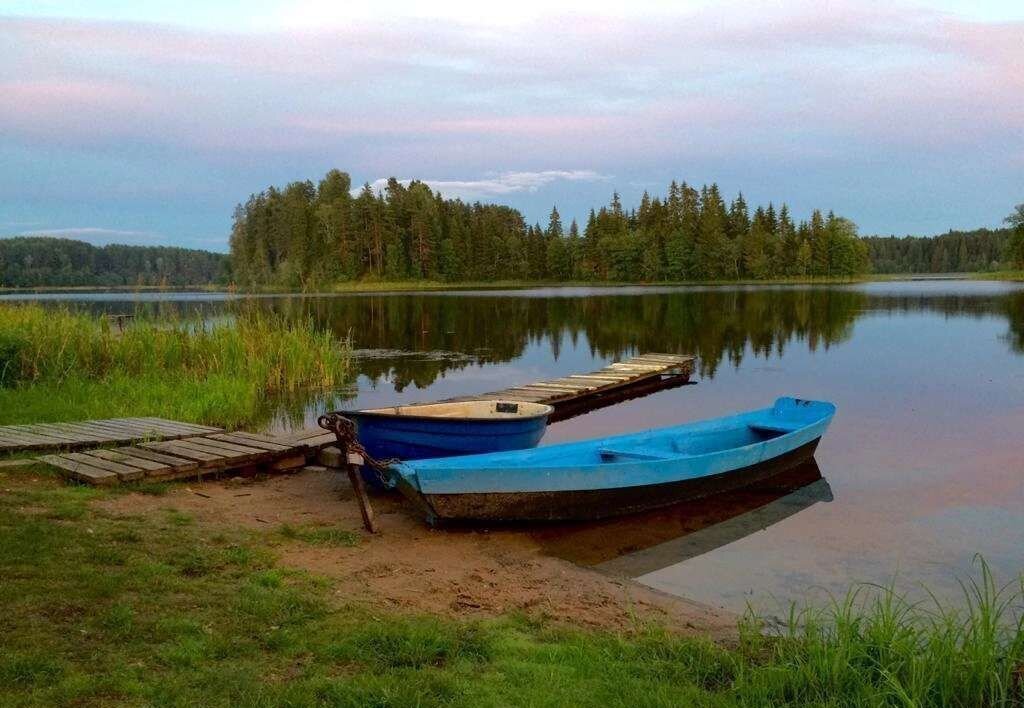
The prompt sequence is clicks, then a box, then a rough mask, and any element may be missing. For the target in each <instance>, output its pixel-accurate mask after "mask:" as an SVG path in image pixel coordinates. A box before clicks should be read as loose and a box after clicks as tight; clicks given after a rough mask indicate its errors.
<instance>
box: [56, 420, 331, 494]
mask: <svg viewBox="0 0 1024 708" xmlns="http://www.w3.org/2000/svg"><path fill="white" fill-rule="evenodd" d="M336 441H337V440H336V438H335V436H334V434H333V433H328V432H326V431H325V430H322V429H320V428H316V429H310V430H302V431H299V432H297V433H293V434H290V435H286V436H280V437H273V436H269V435H257V434H255V433H246V432H241V431H239V432H233V433H222V432H217V431H216V430H215V429H214V432H210V433H207V434H204V435H193V436H190V437H183V438H177V439H174V440H156V441H150V442H140V443H138V444H136V445H134V446H127V447H118V448H114V449H107V448H94V449H89V450H82V451H80V452H61V453H60V454H54V455H45V456H43V457H40V458H39V460H40V461H42V462H46V463H47V464H50V465H53V466H54V467H57V468H58V469H60V470H62V471H63V472H65V473H66V474H67V476H68V477H70V478H72V479H75V480H77V481H80V482H85V483H88V484H117V483H118V482H134V481H138V480H152V481H164V480H172V479H179V478H183V477H202V476H204V475H211V474H218V473H222V472H230V471H231V470H238V469H242V468H253V467H255V468H259V469H265V470H268V471H277V472H281V471H287V470H292V469H299V468H301V467H303V466H304V465H305V464H306V462H307V461H308V460H309V459H312V458H313V457H315V456H316V453H317V452H318V451H319V450H320V448H322V447H325V446H326V445H331V444H333V443H335V442H336Z"/></svg>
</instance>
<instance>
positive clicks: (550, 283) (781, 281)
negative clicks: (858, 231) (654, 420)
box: [0, 274, 901, 294]
mask: <svg viewBox="0 0 1024 708" xmlns="http://www.w3.org/2000/svg"><path fill="white" fill-rule="evenodd" d="M900 277H901V276H899V275H886V274H877V275H865V276H863V277H858V278H827V277H820V278H815V277H791V278H774V279H771V280H673V281H657V282H650V281H610V280H580V281H565V280H490V281H458V282H449V281H443V280H390V281H389V280H350V281H342V282H336V283H316V284H313V285H310V286H308V287H307V288H306V289H305V290H304V291H303V292H307V293H379V292H431V291H440V290H523V289H527V288H584V287H585V288H617V287H626V286H638V287H644V286H653V287H657V286H682V285H712V286H714V285H833V284H844V283H859V282H865V281H870V280H893V279H899V278H900ZM182 290H195V291H204V292H239V293H281V294H286V293H294V292H298V291H297V290H296V288H294V287H287V286H278V285H273V284H267V285H262V286H256V287H247V288H243V287H240V286H217V285H197V286H195V287H189V288H161V287H158V286H139V287H135V286H130V287H129V286H125V287H113V288H95V287H60V288H57V287H55V288H0V293H4V292H10V293H15V292H24V293H31V292H69V293H77V292H97V291H101V292H102V291H124V292H135V291H139V292H155V291H182Z"/></svg>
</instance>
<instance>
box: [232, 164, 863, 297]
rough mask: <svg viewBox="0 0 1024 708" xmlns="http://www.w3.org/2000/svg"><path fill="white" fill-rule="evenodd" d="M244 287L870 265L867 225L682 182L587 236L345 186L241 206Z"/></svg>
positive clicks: (816, 272) (291, 188) (723, 275)
mask: <svg viewBox="0 0 1024 708" xmlns="http://www.w3.org/2000/svg"><path fill="white" fill-rule="evenodd" d="M231 262H232V272H233V277H234V278H235V280H236V282H238V283H239V284H241V285H262V284H268V283H269V284H276V285H282V286H290V287H301V288H309V287H314V286H316V285H317V284H322V283H330V282H337V281H344V280H357V279H363V278H372V279H379V280H389V281H401V280H424V279H425V280H442V281H450V282H457V281H494V280H532V281H572V280H578V281H594V280H606V281H647V282H656V281H681V280H735V279H752V280H763V279H770V278H782V277H806V276H820V277H853V276H857V275H861V274H863V273H866V272H867V271H868V269H869V267H870V263H869V261H868V250H867V246H866V244H864V243H863V241H861V239H859V238H858V237H857V229H856V226H855V225H854V224H853V223H852V222H851V221H849V220H847V219H844V218H842V217H839V216H835V215H834V214H831V213H829V214H827V215H826V214H823V213H822V212H821V211H817V210H816V211H814V212H813V213H812V214H811V215H810V218H809V219H807V220H805V221H800V222H796V221H795V220H794V218H793V216H792V215H791V214H790V212H789V209H788V208H787V207H786V206H785V205H782V206H780V207H779V208H778V209H776V208H775V207H774V206H773V205H771V204H769V205H768V206H764V207H762V206H758V207H756V208H754V209H753V210H751V208H750V207H749V206H748V205H747V203H746V201H745V200H744V198H743V196H742V194H740V195H738V196H737V197H736V198H735V199H733V200H732V201H730V202H726V201H725V199H723V197H722V195H721V193H720V191H719V188H718V186H717V185H714V184H712V185H710V186H704V187H701V188H700V189H697V188H695V187H692V186H690V185H688V184H686V183H685V182H684V183H682V184H679V183H676V182H673V183H672V184H671V185H670V186H669V189H668V193H667V195H666V196H665V197H663V198H662V197H651V196H650V195H648V194H646V193H645V194H644V196H643V198H642V199H641V201H640V204H639V206H638V207H636V208H633V209H629V210H627V209H625V208H624V207H623V205H622V203H621V200H620V199H619V196H618V195H617V194H616V195H614V196H613V197H612V200H611V202H610V203H609V204H608V205H607V206H603V207H601V208H600V209H599V210H597V211H594V210H591V212H590V214H589V217H588V218H587V220H586V223H585V224H584V225H583V226H582V228H581V227H580V226H579V225H578V224H577V223H576V222H575V221H573V222H572V223H570V224H569V225H568V226H566V225H565V224H563V222H562V219H561V217H560V215H559V213H558V210H557V209H552V211H551V215H550V218H549V219H548V223H547V225H546V226H541V225H540V224H534V225H529V224H527V223H526V221H525V219H524V218H523V216H522V214H521V213H520V212H518V211H517V210H515V209H512V208H510V207H507V206H500V205H495V204H482V203H480V202H474V203H472V204H469V203H466V202H463V201H461V200H459V199H445V198H444V197H443V196H442V195H441V194H439V193H435V192H433V191H432V190H431V189H430V187H429V186H427V185H426V184H425V183H423V182H418V181H413V182H411V183H410V184H408V185H405V184H402V183H401V182H399V181H398V180H396V179H391V180H389V181H388V182H387V185H386V187H385V188H384V189H383V190H381V191H380V192H374V191H373V190H372V189H371V188H370V186H369V185H365V186H364V187H363V188H362V190H359V191H358V193H357V194H355V196H353V194H352V185H351V180H350V178H349V176H348V175H347V174H345V173H344V172H341V171H338V170H332V171H330V172H328V173H327V175H326V176H325V177H324V178H323V179H322V180H321V181H320V182H319V184H317V185H314V184H313V183H312V182H310V181H304V182H293V183H291V184H289V185H287V186H285V187H284V188H283V189H278V188H276V187H270V188H269V189H267V190H266V191H264V192H261V193H259V194H254V195H252V196H251V197H250V198H249V200H248V201H247V202H246V203H245V204H240V205H239V206H238V207H237V208H236V210H235V215H234V224H233V228H232V233H231Z"/></svg>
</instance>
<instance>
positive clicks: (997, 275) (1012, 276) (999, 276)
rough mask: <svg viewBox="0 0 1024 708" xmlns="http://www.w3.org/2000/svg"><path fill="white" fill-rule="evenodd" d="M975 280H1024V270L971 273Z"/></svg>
mask: <svg viewBox="0 0 1024 708" xmlns="http://www.w3.org/2000/svg"><path fill="white" fill-rule="evenodd" d="M971 277H972V278H974V279H975V280H1024V270H999V271H993V272H991V273H971Z"/></svg>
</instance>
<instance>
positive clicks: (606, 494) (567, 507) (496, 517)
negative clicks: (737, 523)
mask: <svg viewBox="0 0 1024 708" xmlns="http://www.w3.org/2000/svg"><path fill="white" fill-rule="evenodd" d="M819 440H820V438H815V439H814V440H812V441H810V442H808V443H806V444H804V445H801V446H800V447H797V448H795V449H793V450H791V451H789V452H787V453H784V454H782V455H779V456H778V457H774V458H772V459H769V460H763V461H761V462H757V463H755V464H752V465H749V466H747V467H742V468H739V469H735V470H730V471H727V472H722V473H719V474H715V475H711V476H707V477H698V478H695V479H684V480H676V481H672V482H664V483H660V484H647V485H641V486H635V487H618V488H607V489H575V490H567V491H539V492H482V493H469V494H465V493H462V494H422V493H420V492H419V491H418V490H414V489H409V488H408V485H405V486H406V489H402V491H403V492H405V494H406V496H408V497H410V498H412V499H414V500H415V501H417V502H418V503H419V505H420V506H421V507H422V509H423V512H424V514H425V515H426V517H427V521H428V522H430V523H432V524H443V523H452V522H460V521H462V522H472V521H477V522H479V521H584V520H592V519H602V518H608V517H611V516H619V515H624V514H633V513H638V512H641V511H648V510H650V509H656V508H659V507H663V506H670V505H672V504H677V503H679V502H683V501H689V500H693V499H700V498H702V497H708V496H712V495H715V494H721V493H723V492H728V491H730V490H733V489H739V488H742V487H745V486H748V485H753V484H757V483H759V482H761V481H764V480H765V479H769V478H771V477H774V476H775V475H777V474H780V473H781V472H784V471H786V470H789V469H792V468H794V467H797V466H799V465H802V464H804V463H806V462H809V461H810V460H811V459H813V457H814V453H815V450H817V447H818V442H819ZM402 486H403V485H402V484H400V485H399V488H400V489H401V488H402Z"/></svg>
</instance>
